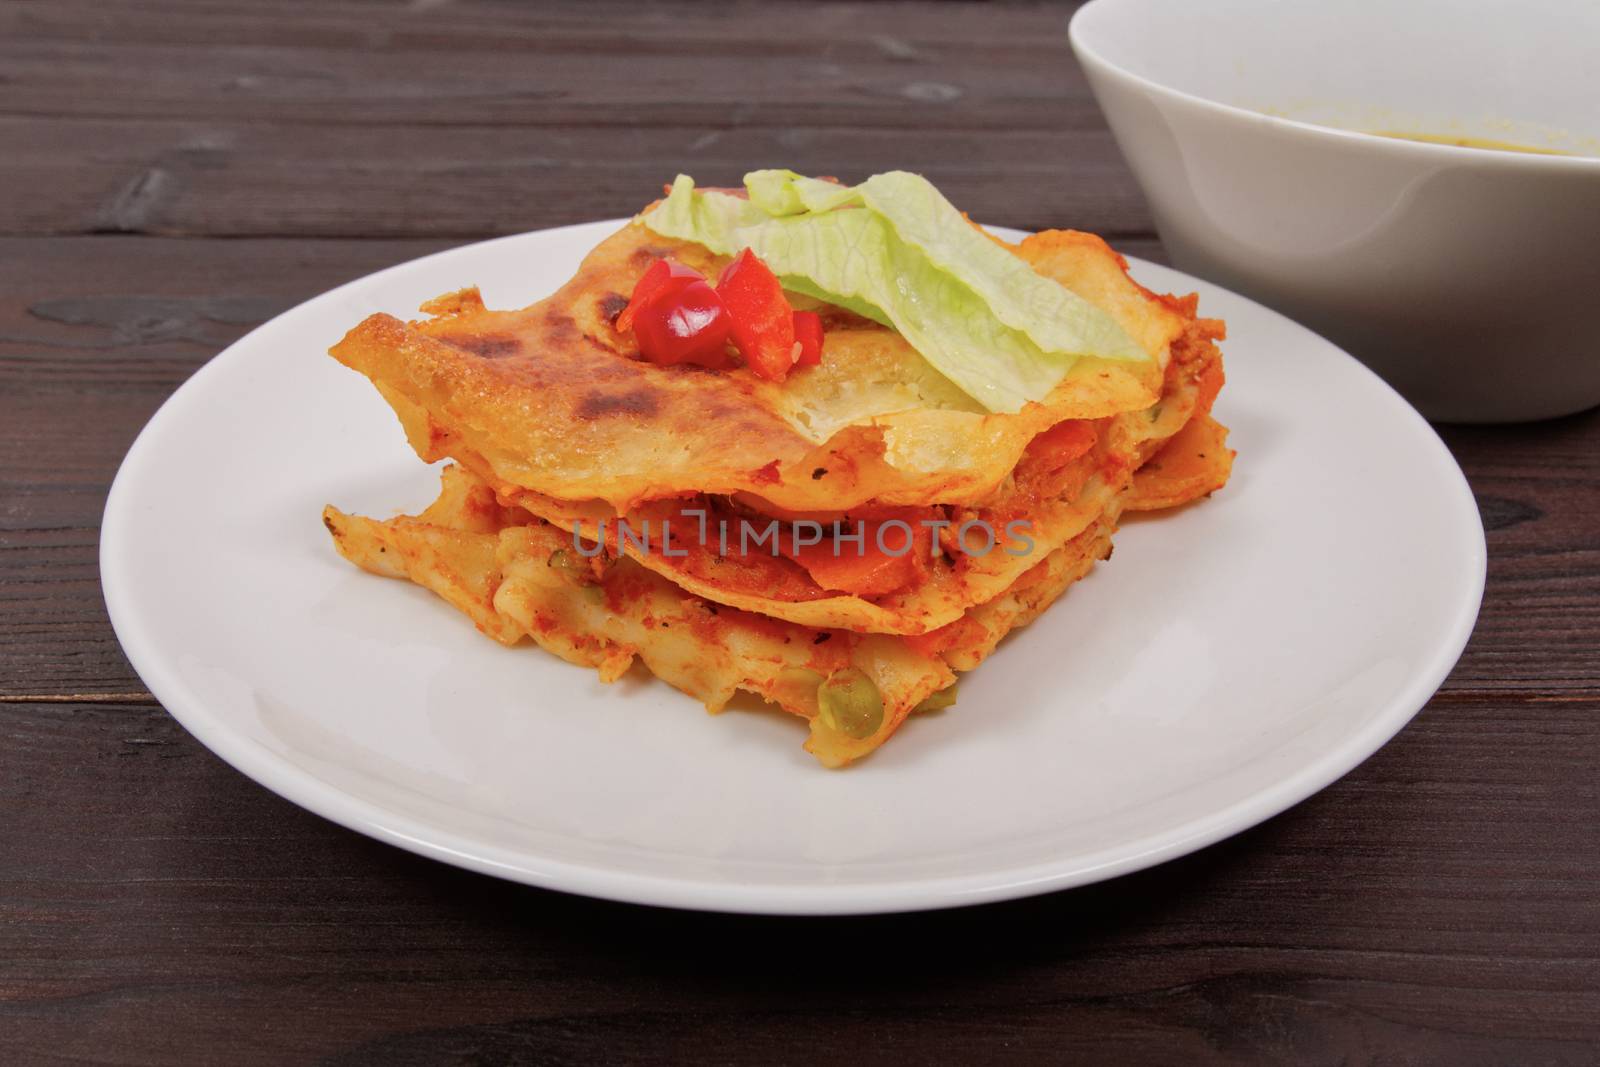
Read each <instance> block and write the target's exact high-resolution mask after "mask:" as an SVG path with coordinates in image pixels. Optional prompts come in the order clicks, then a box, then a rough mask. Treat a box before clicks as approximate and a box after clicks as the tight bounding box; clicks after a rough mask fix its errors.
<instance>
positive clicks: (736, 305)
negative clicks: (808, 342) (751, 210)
mask: <svg viewBox="0 0 1600 1067" xmlns="http://www.w3.org/2000/svg"><path fill="white" fill-rule="evenodd" d="M717 292H719V293H721V294H722V299H723V302H724V303H725V304H726V305H727V307H728V314H729V315H731V316H732V317H733V343H734V344H735V345H737V346H738V348H739V351H740V353H741V354H742V355H743V356H744V362H745V365H746V366H747V367H749V368H750V369H751V370H752V371H754V372H755V373H756V374H757V375H759V376H761V377H763V378H765V379H767V380H768V381H772V382H781V381H783V379H784V378H785V377H787V376H788V374H789V368H791V367H793V366H794V361H795V348H794V309H793V308H791V307H790V306H789V300H788V298H787V297H785V296H784V295H783V286H781V285H779V284H778V278H777V276H776V275H775V274H773V273H772V271H771V270H769V269H767V265H766V264H765V263H763V262H761V260H760V259H758V258H757V257H756V254H755V253H754V252H752V251H750V250H749V249H748V248H746V249H745V250H744V251H742V252H740V253H739V254H738V255H737V256H736V257H734V260H733V262H732V263H729V264H728V265H727V267H726V268H724V269H723V271H722V277H721V278H719V279H717Z"/></svg>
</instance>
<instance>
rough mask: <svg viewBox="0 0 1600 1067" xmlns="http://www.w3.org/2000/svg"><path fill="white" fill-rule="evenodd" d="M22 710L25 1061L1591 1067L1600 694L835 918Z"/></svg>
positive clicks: (19, 818) (1487, 706)
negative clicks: (1145, 847) (1242, 812)
mask: <svg viewBox="0 0 1600 1067" xmlns="http://www.w3.org/2000/svg"><path fill="white" fill-rule="evenodd" d="M0 731H3V732H4V734H5V736H6V737H7V738H8V744H7V745H6V746H4V748H0V801H3V802H4V803H5V806H6V810H7V811H8V813H10V814H9V817H8V818H7V819H6V820H4V821H3V822H0V856H4V857H6V859H5V861H4V870H5V875H6V877H5V879H4V892H3V894H0V931H3V937H4V942H5V945H6V948H7V951H6V952H4V953H0V1058H5V1055H4V1053H5V1050H7V1049H10V1050H14V1051H18V1052H20V1051H22V1050H30V1049H40V1048H44V1047H48V1048H51V1049H53V1050H55V1052H56V1054H57V1055H58V1056H59V1057H61V1058H63V1059H66V1058H71V1057H79V1056H81V1057H84V1058H86V1059H87V1058H93V1059H94V1060H95V1062H107V1063H128V1064H133V1063H164V1062H173V1061H174V1060H182V1059H192V1058H194V1051H195V1050H200V1049H205V1050H217V1049H221V1048H227V1049H228V1050H229V1059H230V1062H240V1063H244V1062H261V1063H281V1062H303V1061H307V1060H310V1059H314V1058H322V1057H334V1060H333V1061H334V1062H339V1063H350V1064H368V1063H370V1064H395V1063H421V1062H427V1063H439V1062H446V1063H453V1062H506V1061H511V1060H517V1061H539V1062H549V1061H551V1060H552V1059H553V1060H556V1061H559V1062H569V1061H570V1062H577V1061H583V1060H585V1059H587V1058H588V1057H587V1056H586V1053H592V1052H593V1050H595V1049H597V1048H601V1047H603V1048H605V1049H606V1051H607V1053H608V1058H612V1059H628V1060H657V1061H658V1060H660V1059H664V1058H667V1057H669V1056H671V1055H673V1054H678V1055H683V1056H694V1055H696V1054H697V1053H699V1056H698V1057H697V1058H702V1059H703V1058H710V1059H712V1060H714V1061H715V1062H735V1061H739V1062H745V1061H767V1062H771V1061H772V1060H775V1059H777V1060H788V1059H791V1058H793V1057H794V1056H796V1055H798V1054H799V1053H798V1052H796V1051H795V1050H799V1049H803V1050H804V1052H805V1057H806V1058H807V1059H808V1060H810V1059H818V1060H821V1061H834V1060H851V1061H854V1059H855V1057H856V1056H867V1057H871V1058H875V1059H877V1058H885V1057H888V1056H890V1055H891V1054H892V1053H894V1052H895V1051H896V1050H898V1051H899V1052H901V1053H905V1054H910V1055H911V1056H912V1057H913V1058H917V1059H929V1060H930V1061H931V1060H934V1059H939V1060H943V1061H945V1062H949V1061H950V1060H955V1061H961V1062H966V1061H972V1060H975V1059H981V1060H983V1061H985V1062H987V1061H989V1060H990V1059H995V1058H999V1059H1005V1060H1007V1061H1014V1062H1037V1061H1038V1060H1039V1059H1041V1058H1050V1059H1055V1058H1059V1057H1061V1056H1063V1055H1065V1054H1069V1053H1073V1054H1078V1055H1082V1056H1087V1057H1090V1058H1093V1059H1096V1060H1105V1059H1108V1058H1111V1059H1115V1060H1116V1061H1118V1062H1130V1061H1140V1060H1160V1061H1164V1062H1171V1061H1173V1060H1185V1061H1205V1062H1211V1061H1218V1060H1222V1059H1228V1060H1231V1061H1234V1062H1238V1061H1239V1060H1241V1059H1242V1060H1244V1061H1247V1062H1263V1061H1272V1062H1284V1061H1286V1060H1290V1059H1293V1060H1297V1061H1303V1062H1313V1063H1320V1062H1326V1063H1332V1062H1339V1061H1347V1060H1351V1059H1354V1060H1365V1059H1368V1058H1370V1057H1372V1056H1374V1055H1378V1056H1379V1058H1382V1055H1381V1053H1382V1051H1383V1050H1394V1049H1402V1048H1403V1049H1407V1050H1410V1055H1409V1057H1408V1058H1410V1059H1413V1060H1416V1061H1425V1062H1435V1063H1445V1062H1448V1063H1496V1062H1499V1063H1504V1062H1535V1061H1537V1062H1541V1063H1574V1064H1576V1063H1586V1062H1592V1057H1593V1055H1594V1053H1595V1050H1596V1046H1595V1044H1594V1042H1595V1041H1596V1040H1597V1039H1600V913H1597V905H1596V902H1595V898H1594V894H1593V886H1594V884H1595V881H1596V879H1597V878H1600V854H1597V853H1596V850H1595V849H1594V847H1593V826H1594V825H1595V823H1596V821H1597V820H1600V795H1597V792H1596V781H1595V777H1594V775H1593V767H1594V766H1595V764H1596V762H1597V761H1600V701H1595V700H1583V701H1564V702H1549V703H1534V704H1511V703H1494V702H1485V703H1478V702H1473V701H1455V700H1449V699H1446V700H1442V701H1439V702H1437V703H1435V704H1434V705H1433V706H1432V707H1431V708H1429V709H1428V710H1427V711H1426V712H1425V713H1424V714H1423V715H1422V716H1421V717H1420V718H1419V719H1418V721H1417V723H1416V724H1415V725H1414V726H1413V727H1412V728H1411V729H1409V730H1408V731H1406V732H1405V733H1404V734H1402V735H1401V736H1400V738H1399V739H1397V740H1396V741H1395V742H1394V743H1393V744H1392V745H1391V746H1389V747H1388V748H1386V749H1385V750H1384V751H1382V752H1380V753H1379V754H1378V755H1377V756H1375V757H1374V758H1373V759H1372V760H1371V761H1369V762H1368V763H1367V764H1365V765H1364V766H1362V767H1361V768H1359V769H1358V770H1357V771H1355V772H1354V773H1352V774H1351V775H1350V776H1349V777H1348V778H1346V779H1345V780H1344V781H1343V782H1341V783H1339V784H1337V785H1335V786H1334V787H1332V788H1331V789H1329V790H1328V791H1327V792H1326V793H1324V794H1322V795H1320V796H1318V797H1316V798H1314V799H1312V800H1310V801H1308V802H1306V803H1305V804H1303V805H1301V806H1300V807H1298V808H1296V809H1294V810H1293V811H1291V812H1289V813H1287V814H1285V815H1283V816H1281V817H1279V818H1277V819H1275V820H1273V821H1271V822H1270V823H1268V824H1267V825H1265V826H1263V827H1261V828H1259V829H1257V830H1255V831H1253V832H1251V833H1247V834H1245V835H1244V836H1242V837H1240V838H1239V839H1237V840H1234V841H1232V842H1229V843H1226V844H1223V845H1221V846H1218V847H1215V848H1212V849H1209V850H1207V851H1206V852H1204V853H1202V854H1200V855H1197V856H1194V857H1191V858H1189V859H1186V860H1183V861H1180V862H1178V863H1175V864H1172V865H1170V866H1168V867H1165V868H1161V869H1159V870H1155V871H1149V872H1145V873H1142V874H1139V875H1135V876H1132V877H1129V878H1124V879H1121V880H1118V881H1116V882H1113V883H1110V884H1108V885H1103V886H1098V887H1091V888H1088V889H1084V890H1077V891H1071V892H1067V893H1061V894H1056V895H1053V896H1049V897H1045V898H1042V899H1037V900H1031V901H1022V902H1017V903H1014V904H1006V905H998V906H993V907H987V908H982V909H977V910H971V911H962V912H948V913H943V914H933V915H917V916H903V917H899V918H887V919H845V920H826V921H809V920H771V919H756V918H738V917H728V916H713V915H690V914H683V913H674V912H664V911H658V910H654V909H645V908H634V907H627V906H622V905H611V904H603V903H599V902H593V901H584V900H580V899H576V898H572V897H567V896H562V895H559V894H554V893H546V892H541V891H537V890H531V889H525V888H520V887H517V886H512V885H508V884H504V883H498V882H495V881H492V880H490V879H487V878H482V877H479V876H475V875H470V874H466V873H464V872H460V871H456V870H453V869H450V868H446V867H443V866H442V865H439V864H435V863H432V862H429V861H425V860H420V859H417V858H415V857H411V856H409V855H407V854H405V853H402V852H400V851H398V850H395V849H391V848H388V847H385V846H381V845H378V844H376V843H372V842H369V841H367V840H365V839H364V838H360V837H358V836H356V835H354V834H352V833H349V832H347V831H344V830H342V829H339V828H337V827H334V826H332V825H331V824H328V823H325V822H323V821H321V820H319V819H317V818H315V817H314V816H311V815H308V814H306V813H304V812H302V811H299V810H298V809H296V808H294V807H293V806H291V805H289V804H288V803H286V802H284V801H281V800H278V799H277V798H276V797H273V796H271V795H270V794H267V793H266V792H265V791H263V790H261V789H259V788H258V787H256V786H254V785H253V784H251V783H249V782H248V781H246V780H245V779H244V778H242V777H241V776H239V775H238V774H236V773H234V772H233V771H232V770H230V769H229V768H227V767H226V766H224V765H222V764H221V763H220V762H219V761H217V760H216V759H215V758H214V757H212V756H211V755H209V754H208V753H206V752H205V751H204V750H203V749H201V748H200V747H199V746H198V745H197V744H196V743H195V742H193V741H192V740H190V739H189V738H188V737H187V735H185V734H184V732H183V731H182V729H181V728H179V727H178V726H177V725H176V724H175V723H174V722H173V721H172V720H171V719H169V718H168V717H167V716H166V715H165V713H163V712H161V711H160V710H159V709H155V708H140V707H125V706H85V705H65V706H63V705H47V706H46V705H0ZM1530 767H1537V768H1539V773H1538V774H1537V775H1530V774H1529V772H1528V768H1530ZM64 781H70V782H72V783H73V789H72V795H73V796H74V797H75V798H77V799H76V800H75V802H74V803H72V804H70V805H63V804H49V803H38V802H37V798H42V797H55V796H60V795H61V792H60V789H61V787H60V783H61V782H64ZM310 857H314V860H310V859H308V858H310ZM158 1020H159V1022H157V1021H158ZM933 1035H937V1041H936V1042H934V1041H932V1040H931V1039H932V1036H933ZM46 1042H48V1046H47V1045H46V1044H45V1043H46ZM708 1048H709V1049H714V1053H707V1052H706V1050H707V1049H708Z"/></svg>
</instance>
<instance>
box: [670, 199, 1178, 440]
mask: <svg viewBox="0 0 1600 1067" xmlns="http://www.w3.org/2000/svg"><path fill="white" fill-rule="evenodd" d="M745 189H746V190H747V192H748V194H749V196H748V199H746V198H745V197H739V196H733V195H730V194H727V193H720V192H714V191H710V190H697V189H695V187H694V181H693V180H692V179H691V178H689V177H687V176H685V175H679V176H678V178H677V180H676V181H675V182H673V185H672V191H671V192H670V193H669V194H668V195H667V197H666V198H665V199H664V200H662V202H661V203H659V204H657V205H656V206H655V207H654V208H652V209H651V210H649V211H647V212H645V213H644V214H643V215H642V216H640V218H641V221H642V222H643V223H644V225H645V226H647V227H649V228H650V229H651V230H653V231H655V232H656V233H659V234H662V235H663V236H666V237H675V238H678V239H680V240H685V241H693V242H695V243H696V244H701V245H704V246H705V247H707V248H709V249H711V251H713V252H716V253H718V254H719V255H729V256H731V255H735V254H737V253H738V252H739V251H740V250H741V249H744V248H749V249H750V250H751V251H753V252H754V253H755V254H756V255H758V256H760V257H761V259H762V260H764V261H765V262H766V264H767V266H768V267H770V268H771V269H772V271H773V272H774V273H775V274H777V275H778V276H779V278H780V280H781V281H782V283H783V285H784V287H785V288H787V289H789V290H791V291H794V292H797V293H803V294H805V295H807V296H812V297H816V298H817V299H819V300H825V301H827V302H829V303H832V304H837V305H839V306H841V307H844V308H848V309H849V310H851V311H854V312H856V313H857V314H860V315H864V316H866V317H867V318H870V319H873V320H875V321H877V322H880V323H883V324H885V325H887V326H891V327H893V328H894V329H896V330H898V331H899V332H900V333H901V334H902V335H903V336H904V337H905V338H906V340H907V341H908V342H909V343H910V344H911V346H912V347H913V348H915V349H916V350H917V351H918V352H919V353H920V354H921V355H922V357H923V358H924V359H926V360H927V361H928V362H929V363H931V364H932V365H933V366H934V367H935V368H937V369H938V370H939V372H940V373H942V374H943V375H944V376H945V377H947V378H949V379H950V380H951V381H952V382H954V383H955V384H956V385H957V386H958V387H960V388H961V390H962V391H963V392H965V393H967V394H968V395H970V396H971V397H973V399H975V400H977V401H978V402H979V403H981V404H983V405H984V406H985V407H986V408H988V409H989V410H990V411H1007V412H1014V411H1017V410H1019V409H1020V408H1021V407H1022V406H1023V405H1024V404H1026V403H1027V402H1028V401H1030V400H1043V399H1044V398H1045V397H1047V396H1048V395H1049V394H1050V391H1051V390H1052V389H1054V388H1055V386H1056V385H1057V384H1058V383H1059V382H1060V381H1061V379H1062V378H1063V377H1065V376H1066V374H1067V372H1068V371H1069V370H1070V369H1071V368H1072V365H1073V363H1074V362H1075V361H1076V360H1077V359H1078V358H1079V357H1082V356H1094V357H1098V358H1101V359H1114V360H1129V361H1134V360H1146V359H1149V358H1150V357H1149V354H1148V353H1146V352H1145V351H1144V350H1143V349H1142V348H1140V347H1139V345H1138V343H1137V342H1135V341H1134V340H1133V338H1131V337H1129V336H1128V335H1127V333H1126V332H1125V331H1124V330H1123V329H1122V327H1121V326H1120V325H1118V323H1117V321H1116V320H1115V319H1114V318H1112V317H1111V316H1110V315H1109V314H1107V313H1106V312H1105V311H1103V310H1101V309H1100V308H1098V307H1096V306H1095V305H1094V304H1091V303H1090V302H1089V301H1087V300H1084V299H1083V298H1082V297H1080V296H1078V295H1077V294H1076V293H1073V292H1072V291H1071V290H1069V289H1067V288H1066V287H1065V286H1063V285H1061V284H1059V283H1058V282H1055V281H1053V280H1051V279H1049V278H1046V277H1044V276H1043V275H1041V274H1039V273H1037V272H1036V271H1034V270H1033V268H1032V267H1030V266H1029V265H1028V264H1027V263H1026V262H1024V261H1023V260H1022V259H1020V258H1018V257H1017V256H1015V255H1013V254H1012V253H1011V252H1009V251H1007V250H1006V249H1004V248H1002V247H1000V246H999V245H997V244H995V243H994V242H993V241H991V240H990V239H989V238H988V237H986V236H984V235H983V234H982V233H980V232H979V231H978V230H976V229H974V228H973V227H972V226H971V225H970V224H969V223H968V222H967V220H966V218H965V217H964V216H963V215H962V214H961V213H960V212H959V211H957V210H956V209H955V208H954V207H953V206H952V205H951V204H950V202H949V201H948V200H946V199H945V198H944V197H943V196H942V195H940V193H939V191H938V190H937V189H935V188H934V187H933V185H932V183H930V182H929V181H928V180H927V179H926V178H923V177H921V176H920V175H916V174H908V173H905V172H903V171H891V172H890V173H887V174H877V175H874V176H873V177H871V178H868V179H867V180H866V181H864V182H862V183H861V184H860V185H857V186H841V185H836V184H834V183H832V182H824V181H820V180H817V179H814V178H806V177H803V176H801V175H799V174H795V173H794V172H793V171H785V170H764V171H754V172H752V173H751V174H748V175H746V176H745Z"/></svg>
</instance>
